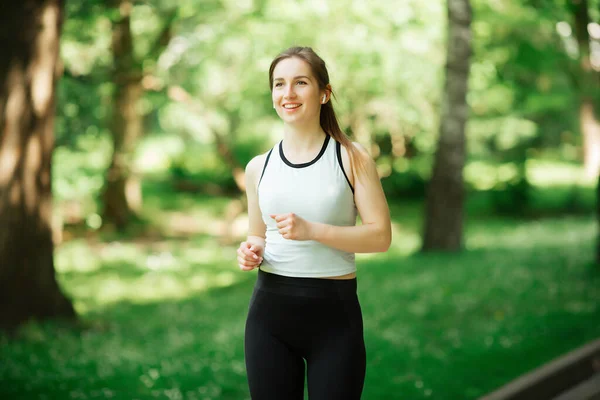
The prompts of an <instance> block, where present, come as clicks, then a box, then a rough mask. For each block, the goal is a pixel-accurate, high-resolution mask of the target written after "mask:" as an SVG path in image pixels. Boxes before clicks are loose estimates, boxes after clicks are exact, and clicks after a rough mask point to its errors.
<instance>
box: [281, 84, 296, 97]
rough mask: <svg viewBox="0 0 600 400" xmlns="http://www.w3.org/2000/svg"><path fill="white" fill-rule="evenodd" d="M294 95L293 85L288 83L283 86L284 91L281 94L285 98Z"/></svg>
mask: <svg viewBox="0 0 600 400" xmlns="http://www.w3.org/2000/svg"><path fill="white" fill-rule="evenodd" d="M295 95H296V93H295V92H294V85H288V86H286V88H285V91H284V93H283V96H284V97H285V98H292V97H294V96H295Z"/></svg>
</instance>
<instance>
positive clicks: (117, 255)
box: [56, 240, 244, 315]
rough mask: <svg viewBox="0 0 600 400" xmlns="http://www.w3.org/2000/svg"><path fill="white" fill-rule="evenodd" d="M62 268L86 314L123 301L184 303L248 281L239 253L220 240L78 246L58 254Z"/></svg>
mask: <svg viewBox="0 0 600 400" xmlns="http://www.w3.org/2000/svg"><path fill="white" fill-rule="evenodd" d="M56 269H57V271H58V272H59V273H60V274H61V276H62V280H63V282H64V284H65V285H66V287H67V290H68V292H69V294H70V295H71V296H73V297H74V299H75V307H76V309H77V311H78V312H79V313H80V314H83V315H85V314H86V313H88V312H89V311H91V310H94V309H96V308H100V307H106V306H107V305H109V304H114V303H118V302H122V301H129V302H132V303H140V304H141V303H146V302H154V301H160V300H167V299H184V298H187V297H190V296H194V295H196V294H198V293H199V292H202V291H205V290H209V289H212V288H217V287H227V286H231V285H234V284H236V283H237V282H238V281H239V280H241V279H243V278H244V274H241V273H238V271H237V266H236V264H235V248H233V247H231V246H220V245H218V244H217V243H215V242H214V241H213V242H207V241H204V242H202V243H201V244H200V243H198V242H196V241H193V240H189V241H181V240H179V241H170V242H169V241H162V242H150V243H142V244H140V243H136V242H111V243H106V244H103V243H99V242H96V243H91V244H90V243H89V241H83V240H78V241H72V242H68V243H66V244H64V245H63V246H61V247H59V248H58V249H57V251H56Z"/></svg>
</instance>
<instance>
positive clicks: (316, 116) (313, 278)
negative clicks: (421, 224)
mask: <svg viewBox="0 0 600 400" xmlns="http://www.w3.org/2000/svg"><path fill="white" fill-rule="evenodd" d="M269 83H270V86H271V96H272V100H273V108H275V110H276V111H277V114H278V115H279V117H280V118H281V119H282V120H283V122H284V132H283V140H282V141H281V142H279V143H278V144H277V145H276V146H275V147H273V149H271V151H269V152H268V153H265V154H262V155H259V156H257V157H255V158H254V159H252V160H251V161H250V162H249V163H248V165H247V167H246V190H247V197H248V217H249V232H248V237H247V240H246V241H245V242H242V243H241V245H240V247H239V248H238V251H237V254H238V263H239V267H240V269H241V270H243V271H251V270H253V269H255V268H258V269H259V271H258V278H257V281H256V286H255V289H254V292H253V294H252V298H251V300H250V307H249V312H248V318H247V321H246V333H245V356H246V369H247V372H248V383H249V387H250V394H251V396H252V399H253V400H266V399H274V400H296V399H298V400H301V399H303V398H304V395H303V391H304V377H305V361H306V370H307V371H306V373H307V386H308V394H309V397H310V399H311V400H337V399H340V400H342V399H343V400H352V399H360V396H361V393H362V389H363V383H364V377H365V364H366V362H365V359H366V357H365V345H364V339H363V322H362V314H361V309H360V304H359V302H358V298H357V293H356V288H357V282H356V265H355V261H354V254H355V253H372V252H384V251H387V249H388V248H389V246H390V242H391V224H390V216H389V209H388V206H387V202H386V199H385V195H384V193H383V190H382V188H381V183H380V181H379V177H378V175H377V170H376V167H375V163H374V162H373V160H372V159H371V157H370V156H369V155H368V153H367V152H366V150H365V149H364V148H363V147H362V146H360V145H359V144H357V143H352V142H351V141H350V140H349V139H348V137H347V136H346V135H345V134H344V133H343V132H342V131H341V129H340V127H339V125H338V122H337V119H336V116H335V113H334V110H333V106H332V104H331V101H330V98H331V96H332V88H331V85H330V84H329V75H328V72H327V68H326V66H325V62H324V61H323V60H322V59H321V58H320V57H319V56H318V55H317V54H316V53H315V52H314V51H313V50H312V49H311V48H307V47H293V48H290V49H288V50H286V51H284V52H283V53H281V54H280V55H278V56H277V57H276V58H275V59H274V60H273V62H272V63H271V67H270V69H269ZM357 211H358V214H359V215H360V217H361V220H362V225H360V226H356V216H357Z"/></svg>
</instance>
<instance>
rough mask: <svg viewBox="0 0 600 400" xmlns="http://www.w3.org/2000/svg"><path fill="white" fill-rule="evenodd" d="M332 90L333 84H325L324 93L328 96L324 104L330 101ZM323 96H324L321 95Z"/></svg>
mask: <svg viewBox="0 0 600 400" xmlns="http://www.w3.org/2000/svg"><path fill="white" fill-rule="evenodd" d="M331 91H332V89H331V85H330V84H327V86H325V90H324V91H323V94H324V95H325V96H326V97H325V101H324V102H323V104H325V103H327V102H328V101H329V99H330V98H331ZM321 97H323V96H321Z"/></svg>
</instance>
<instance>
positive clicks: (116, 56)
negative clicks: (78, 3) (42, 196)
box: [102, 0, 176, 229]
mask: <svg viewBox="0 0 600 400" xmlns="http://www.w3.org/2000/svg"><path fill="white" fill-rule="evenodd" d="M111 5H112V7H113V8H114V10H115V15H117V16H118V17H117V18H116V20H114V21H113V30H112V52H113V67H112V82H113V83H114V86H115V87H114V94H113V99H112V105H113V107H112V115H111V122H110V131H111V135H112V142H113V154H112V158H111V163H110V166H109V168H108V170H107V172H106V179H105V186H104V192H103V194H102V200H103V203H104V211H103V220H104V221H105V222H107V223H112V224H114V225H115V226H116V227H117V228H118V229H124V228H125V227H126V226H127V224H128V223H129V222H130V221H131V219H132V217H133V216H134V215H135V214H136V213H137V211H139V209H140V208H141V203H142V193H141V185H140V182H139V179H137V178H136V177H135V176H134V175H133V174H132V171H131V165H132V158H133V152H134V150H135V147H136V144H137V142H138V141H139V139H140V137H141V136H142V133H143V115H142V114H141V113H140V112H139V102H140V99H141V98H142V95H143V94H144V87H143V85H142V79H143V78H144V71H143V69H142V64H143V63H142V61H140V60H138V59H137V58H136V56H135V52H134V45H133V44H134V38H133V34H132V31H131V13H132V10H133V2H132V1H130V0H113V1H112V2H111ZM175 15H176V13H175V12H168V13H167V17H166V23H165V25H164V28H163V30H162V31H161V32H160V34H159V35H158V37H157V39H156V41H155V42H154V45H153V46H152V47H151V49H150V50H149V52H148V53H147V54H145V55H144V56H145V57H146V58H147V59H146V60H145V61H148V59H156V58H158V55H159V54H160V51H161V50H162V49H164V47H165V46H166V45H167V44H168V42H169V40H170V37H171V25H172V22H173V20H174V19H175Z"/></svg>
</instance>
